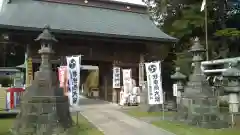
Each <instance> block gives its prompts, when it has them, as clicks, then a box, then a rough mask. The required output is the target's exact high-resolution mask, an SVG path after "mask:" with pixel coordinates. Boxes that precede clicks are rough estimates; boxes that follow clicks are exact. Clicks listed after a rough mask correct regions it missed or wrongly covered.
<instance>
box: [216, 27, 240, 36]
mask: <svg viewBox="0 0 240 135" xmlns="http://www.w3.org/2000/svg"><path fill="white" fill-rule="evenodd" d="M214 34H215V36H219V37H221V36H225V37H239V36H240V30H238V29H236V28H226V29H222V30H217V31H216V32H215V33H214Z"/></svg>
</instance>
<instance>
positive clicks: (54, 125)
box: [12, 26, 73, 135]
mask: <svg viewBox="0 0 240 135" xmlns="http://www.w3.org/2000/svg"><path fill="white" fill-rule="evenodd" d="M36 40H37V41H40V42H41V49H40V50H39V54H41V58H42V62H41V65H40V69H39V71H37V72H35V78H34V80H33V83H32V85H31V86H29V87H27V88H26V91H25V93H24V95H23V96H22V98H21V103H20V113H19V114H18V116H17V118H16V121H15V123H14V125H13V128H12V134H13V135H26V134H27V135H30V134H31V135H43V134H44V135H53V134H56V135H59V134H64V133H65V134H68V133H67V131H69V130H68V129H70V128H71V127H72V126H73V121H72V118H71V116H70V111H69V103H68V97H67V96H65V95H64V93H63V89H62V88H59V83H58V79H57V74H56V73H54V72H53V71H52V68H51V63H50V56H51V54H52V53H53V50H52V48H51V45H52V44H51V43H52V42H53V41H56V39H55V38H54V37H53V35H52V34H51V33H50V28H49V27H48V26H46V27H45V28H44V30H43V33H41V34H40V35H39V36H38V38H37V39H36Z"/></svg>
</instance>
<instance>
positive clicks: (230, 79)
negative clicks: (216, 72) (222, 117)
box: [222, 62, 240, 113]
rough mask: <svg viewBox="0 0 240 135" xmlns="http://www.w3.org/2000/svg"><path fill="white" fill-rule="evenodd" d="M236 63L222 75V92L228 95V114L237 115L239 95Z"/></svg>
mask: <svg viewBox="0 0 240 135" xmlns="http://www.w3.org/2000/svg"><path fill="white" fill-rule="evenodd" d="M236 66H237V62H232V63H230V65H229V68H228V69H227V70H226V71H225V72H223V73H222V75H223V78H224V80H226V82H225V83H224V91H225V92H226V93H228V95H229V112H230V113H237V112H238V111H239V110H238V109H239V93H240V82H239V79H240V70H239V69H238V68H236Z"/></svg>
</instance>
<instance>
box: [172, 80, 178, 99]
mask: <svg viewBox="0 0 240 135" xmlns="http://www.w3.org/2000/svg"><path fill="white" fill-rule="evenodd" d="M177 89H178V88H177V84H176V83H175V84H173V96H174V97H177V96H178V90H177Z"/></svg>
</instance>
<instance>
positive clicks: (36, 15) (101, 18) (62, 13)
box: [0, 0, 177, 42]
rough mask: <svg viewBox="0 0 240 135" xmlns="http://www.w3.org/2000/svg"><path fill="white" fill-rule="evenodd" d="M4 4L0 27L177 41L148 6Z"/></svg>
mask: <svg viewBox="0 0 240 135" xmlns="http://www.w3.org/2000/svg"><path fill="white" fill-rule="evenodd" d="M3 1H4V2H3V4H2V6H1V5H0V28H7V29H17V30H18V29H19V30H40V29H42V28H43V27H44V26H45V25H50V27H51V29H52V30H53V32H59V33H69V34H79V35H86V36H88V35H89V36H100V37H101V36H102V37H113V38H126V39H137V40H147V41H160V42H176V41H177V39H175V38H173V37H171V36H169V35H167V34H165V33H164V32H162V31H161V30H160V29H159V28H157V26H156V25H155V24H154V23H153V21H151V20H150V18H149V15H148V14H147V13H146V6H144V5H136V4H129V3H121V2H112V1H110V0H98V2H95V3H94V0H88V1H86V0H85V1H84V0H81V1H79V0H11V2H8V1H9V0H3ZM69 1H75V3H74V2H73V3H71V2H70V3H69ZM91 1H93V2H92V3H91ZM95 1H96V0H95ZM100 2H101V3H100ZM97 3H98V4H97ZM102 3H104V4H102ZM94 4H95V5H94ZM103 5H105V7H104V6H103Z"/></svg>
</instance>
